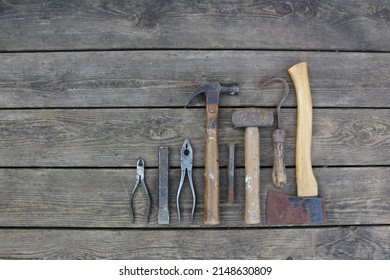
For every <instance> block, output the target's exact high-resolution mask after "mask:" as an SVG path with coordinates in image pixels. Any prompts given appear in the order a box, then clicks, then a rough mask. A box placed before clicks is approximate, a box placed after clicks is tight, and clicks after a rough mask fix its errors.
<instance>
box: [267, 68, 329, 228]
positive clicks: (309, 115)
mask: <svg viewBox="0 0 390 280" xmlns="http://www.w3.org/2000/svg"><path fill="white" fill-rule="evenodd" d="M307 68H308V67H307V63H306V62H301V63H298V64H296V65H294V66H292V67H291V68H290V69H288V73H289V74H290V76H291V79H292V81H293V83H294V86H295V91H296V95H297V109H298V111H297V137H296V148H295V149H296V155H295V168H296V182H297V196H289V195H287V194H284V193H281V192H276V191H273V190H270V191H269V192H268V197H267V224H270V225H277V224H321V223H324V222H325V201H324V199H323V198H320V197H318V186H317V181H316V178H315V177H314V174H313V169H312V163H311V138H312V125H313V112H312V111H313V109H312V100H311V93H310V84H309V76H308V69H307Z"/></svg>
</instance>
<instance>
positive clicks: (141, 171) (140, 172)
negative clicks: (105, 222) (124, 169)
mask: <svg viewBox="0 0 390 280" xmlns="http://www.w3.org/2000/svg"><path fill="white" fill-rule="evenodd" d="M140 183H141V185H142V187H143V188H144V190H145V193H146V196H147V199H148V212H147V214H146V222H147V223H149V216H150V211H151V206H152V201H151V198H150V193H149V190H148V187H147V186H146V184H145V161H144V160H143V159H142V158H139V159H138V160H137V181H136V183H135V186H134V189H133V191H132V192H131V194H130V198H129V206H130V216H131V222H132V223H134V210H133V197H134V194H135V192H136V191H137V188H138V186H139V184H140Z"/></svg>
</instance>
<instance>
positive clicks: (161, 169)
mask: <svg viewBox="0 0 390 280" xmlns="http://www.w3.org/2000/svg"><path fill="white" fill-rule="evenodd" d="M168 155H169V150H168V147H160V148H159V150H158V182H159V185H158V223H159V224H160V225H168V224H169V187H168V175H169V158H168Z"/></svg>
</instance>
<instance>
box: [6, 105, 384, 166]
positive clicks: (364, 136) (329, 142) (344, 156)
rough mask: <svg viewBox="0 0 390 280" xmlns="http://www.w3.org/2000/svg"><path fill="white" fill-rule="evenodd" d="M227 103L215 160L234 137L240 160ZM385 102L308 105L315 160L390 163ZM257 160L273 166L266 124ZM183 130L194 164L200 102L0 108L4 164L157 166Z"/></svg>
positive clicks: (290, 152)
mask: <svg viewBox="0 0 390 280" xmlns="http://www.w3.org/2000/svg"><path fill="white" fill-rule="evenodd" d="M232 112H233V109H232V108H230V109H222V110H221V112H220V118H219V138H220V139H219V144H220V164H221V165H222V166H226V163H227V154H228V153H227V144H228V143H231V142H236V143H237V165H238V166H243V164H244V152H243V149H244V129H240V128H233V126H232V122H231V117H232ZM389 113H390V112H389V109H380V110H378V109H364V110H357V109H349V110H337V109H318V110H314V120H313V123H314V127H313V164H314V165H316V166H326V165H328V166H332V165H333V166H339V165H364V166H367V165H388V164H390V158H389V157H388V154H387V153H385V152H384V151H387V150H389V145H390V134H389V123H388V116H389ZM282 126H283V127H284V128H285V129H286V130H287V140H286V144H285V145H286V147H285V157H286V164H287V165H288V166H292V165H294V161H295V155H294V154H295V130H296V110H294V109H284V110H283V113H282ZM260 135H261V141H260V150H261V151H260V156H261V165H262V166H272V161H273V158H272V157H273V151H272V139H271V138H272V129H261V130H260ZM185 138H188V139H190V142H191V144H192V146H193V148H194V165H195V166H198V167H201V166H204V152H203V151H204V145H205V110H204V109H200V108H197V109H95V110H86V109H80V110H68V109H66V110H61V109H56V110H52V109H48V110H3V111H0V143H1V147H2V148H1V149H0V166H2V167H32V166H34V167H43V166H47V167H134V166H135V164H136V161H137V158H138V157H140V156H142V157H144V158H145V160H146V164H147V166H148V167H157V164H158V160H157V158H158V157H157V153H158V147H159V146H168V147H170V148H172V153H171V155H172V156H171V165H172V166H176V167H178V166H180V162H179V155H180V152H179V151H180V148H181V146H182V144H183V141H184V139H185Z"/></svg>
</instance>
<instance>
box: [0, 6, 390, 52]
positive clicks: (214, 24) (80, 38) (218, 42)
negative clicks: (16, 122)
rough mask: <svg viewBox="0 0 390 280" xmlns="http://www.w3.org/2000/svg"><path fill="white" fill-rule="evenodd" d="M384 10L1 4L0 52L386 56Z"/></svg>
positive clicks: (388, 41) (389, 37)
mask: <svg viewBox="0 0 390 280" xmlns="http://www.w3.org/2000/svg"><path fill="white" fill-rule="evenodd" d="M389 10H390V6H389V3H388V2H387V1H383V0H371V1H364V0H343V1H298V0H293V1H284V2H277V1H276V2H275V1H268V0H266V1H243V0H241V1H215V0H213V1H204V0H202V1H184V0H180V1H154V0H148V1H144V0H132V1H110V2H107V1H103V0H99V1H93V2H90V1H79V0H71V1H66V2H58V1H43V2H42V1H39V0H35V1H28V2H27V3H24V4H20V3H17V2H16V3H14V2H10V1H2V2H1V3H0V50H1V51H15V50H16V51H20V50H23V51H26V50H33V51H35V50H91V49H95V50H96V49H166V48H176V49H178V48H186V49H199V48H204V49H207V48H213V49H275V50H302V49H304V50H318V49H320V50H350V51H362V50H363V51H389V50H390V29H389V28H388V27H389V18H390V14H389Z"/></svg>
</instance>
